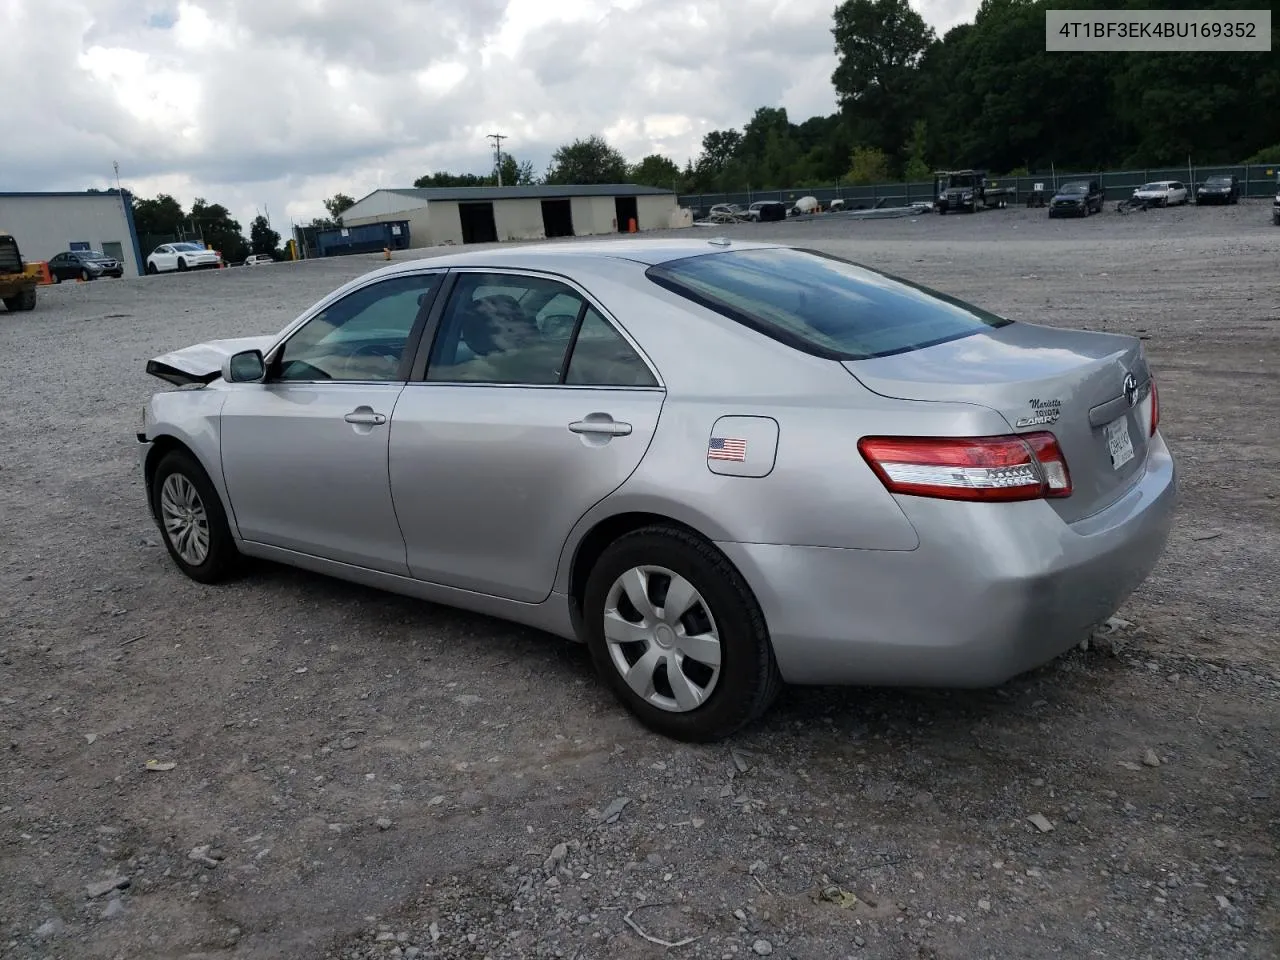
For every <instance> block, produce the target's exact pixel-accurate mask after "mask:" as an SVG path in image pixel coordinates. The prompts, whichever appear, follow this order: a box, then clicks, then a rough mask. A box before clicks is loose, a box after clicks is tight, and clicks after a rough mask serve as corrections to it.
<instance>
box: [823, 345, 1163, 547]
mask: <svg viewBox="0 0 1280 960" xmlns="http://www.w3.org/2000/svg"><path fill="white" fill-rule="evenodd" d="M843 365H844V367H845V368H846V369H847V370H848V371H849V372H850V373H851V374H853V376H854V377H856V378H857V379H858V380H859V382H861V383H862V385H863V386H865V387H866V388H867V389H869V390H871V391H873V392H875V393H878V394H880V395H881V396H885V397H890V398H895V399H901V400H923V401H944V402H963V403H973V404H978V405H980V406H984V407H987V408H989V409H992V410H995V411H996V412H998V413H999V414H1000V415H1001V416H1003V417H1004V419H1005V420H1006V421H1007V422H1008V423H1009V426H1010V432H1011V433H1035V432H1037V431H1042V430H1045V431H1049V432H1051V433H1052V434H1053V435H1054V436H1055V437H1056V438H1057V440H1058V445H1059V446H1060V447H1061V448H1062V453H1063V455H1064V456H1065V457H1066V461H1067V469H1068V470H1069V471H1070V473H1071V484H1072V492H1071V496H1069V497H1065V498H1062V499H1052V500H1049V501H1048V503H1049V504H1050V505H1052V507H1053V509H1054V510H1056V511H1057V512H1058V514H1059V515H1060V516H1061V517H1062V518H1063V520H1065V521H1067V522H1068V523H1071V522H1074V521H1076V520H1080V519H1082V518H1084V517H1087V516H1090V515H1092V514H1094V513H1097V512H1098V511H1099V510H1103V509H1105V508H1106V507H1107V506H1109V505H1110V504H1112V503H1114V502H1115V501H1116V500H1118V499H1119V498H1120V497H1121V496H1122V495H1123V494H1124V493H1125V491H1126V490H1128V489H1129V487H1131V486H1132V485H1133V484H1134V483H1135V482H1136V481H1137V478H1138V476H1139V475H1140V473H1141V471H1142V468H1143V463H1144V462H1145V460H1146V453H1147V447H1148V444H1149V442H1150V438H1151V427H1150V425H1151V376H1150V370H1149V368H1148V366H1147V362H1146V357H1145V355H1144V352H1143V349H1142V342H1141V341H1140V340H1138V339H1137V338H1135V337H1128V336H1122V335H1119V334H1110V333H1092V332H1088V331H1082V330H1063V329H1057V328H1053V327H1045V326H1040V325H1037V324H1031V323H1011V324H1008V325H1007V326H1003V327H998V328H994V329H991V330H987V331H983V332H980V333H976V334H973V335H971V336H967V337H962V338H960V339H958V340H952V341H949V342H947V343H941V344H937V345H934V346H931V347H925V348H923V349H920V350H913V351H910V352H904V353H897V354H893V355H890V356H885V357H875V358H872V359H869V360H848V361H844V363H843ZM1127 375H1131V376H1132V382H1131V384H1130V386H1131V387H1132V386H1134V385H1136V390H1133V389H1131V390H1130V391H1129V392H1128V394H1127V393H1126V389H1125V381H1126V376H1127ZM1130 397H1132V402H1131V401H1130ZM1126 437H1127V442H1126ZM1130 447H1131V448H1132V455H1131V456H1129V455H1128V449H1129V448H1130ZM1113 450H1114V451H1115V452H1116V454H1117V456H1116V458H1115V459H1114V460H1113V455H1112V452H1113Z"/></svg>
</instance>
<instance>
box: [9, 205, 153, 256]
mask: <svg viewBox="0 0 1280 960" xmlns="http://www.w3.org/2000/svg"><path fill="white" fill-rule="evenodd" d="M0 230H4V231H6V232H7V233H11V234H13V236H14V237H16V238H17V240H18V247H19V249H21V250H22V257H23V259H24V260H26V261H27V262H31V261H34V260H50V259H52V258H53V257H54V256H56V255H57V254H59V253H63V252H64V251H67V250H100V251H102V252H103V253H105V254H106V255H107V256H109V257H115V258H116V259H117V260H119V261H120V262H121V263H122V264H124V273H125V276H127V277H136V276H140V275H141V274H142V270H143V265H142V262H143V261H142V248H141V246H140V245H139V243H138V230H137V227H135V226H134V222H133V195H132V194H130V193H129V191H128V190H124V191H117V190H107V191H103V192H101V193H92V192H83V193H82V192H67V193H61V192H59V193H0Z"/></svg>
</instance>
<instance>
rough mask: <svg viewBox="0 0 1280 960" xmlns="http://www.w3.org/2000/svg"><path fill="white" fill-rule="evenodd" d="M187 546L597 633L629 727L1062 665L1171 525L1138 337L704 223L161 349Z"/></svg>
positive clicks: (175, 542) (158, 512) (456, 271)
mask: <svg viewBox="0 0 1280 960" xmlns="http://www.w3.org/2000/svg"><path fill="white" fill-rule="evenodd" d="M147 370H148V372H149V373H151V374H153V375H155V376H157V377H160V378H162V379H164V380H166V381H168V382H169V383H171V384H175V385H178V386H180V387H182V389H177V390H164V391H161V392H159V393H157V394H156V395H154V396H153V397H152V398H151V400H150V401H149V403H148V404H147V405H146V407H145V409H144V411H143V417H142V425H141V429H140V432H139V434H138V439H139V441H140V443H141V444H142V447H141V453H142V456H141V461H142V470H143V472H144V475H145V478H146V490H147V494H148V506H149V509H150V511H151V514H152V516H153V517H154V518H155V521H156V523H157V525H158V526H159V529H160V531H161V532H162V535H163V539H164V542H165V544H166V546H167V548H168V551H169V554H170V556H171V557H172V560H173V562H174V564H175V565H176V566H177V567H178V569H179V570H181V571H182V572H183V573H185V574H186V575H187V576H189V577H191V578H193V579H195V580H197V581H200V582H202V583H213V582H216V581H220V580H223V579H225V578H227V577H229V576H231V575H232V574H233V573H234V571H235V569H236V566H237V562H238V561H239V560H241V559H242V558H244V557H255V558H260V559H266V560H270V561H278V562H281V563H285V564H291V565H294V566H297V567H301V568H305V569H307V570H311V571H315V572H318V573H321V574H327V575H331V576H335V577H340V578H345V579H347V580H351V581H355V582H358V583H362V584H367V585H370V586H373V587H377V588H383V589H386V590H389V591H394V592H397V593H402V594H407V595H410V596H414V597H419V598H423V599H426V600H430V601H434V602H437V603H443V604H448V605H452V606H456V607H460V608H466V609H470V610H474V611H479V612H483V613H485V614H489V615H493V616H497V617H500V618H505V619H507V620H510V621H515V622H519V623H523V624H528V625H531V626H534V627H536V628H540V629H542V630H544V631H548V632H550V633H552V634H558V635H560V636H563V637H566V638H570V639H574V640H579V641H581V642H583V643H585V644H586V645H587V647H588V648H589V650H590V654H591V656H592V658H593V660H594V662H595V665H596V667H597V669H598V671H599V673H600V675H601V677H602V678H603V680H604V682H605V683H607V684H608V686H609V687H610V688H612V690H613V691H614V692H615V693H616V695H617V697H618V698H619V699H620V701H621V702H622V704H624V705H625V707H626V708H627V709H629V710H630V711H632V712H633V713H634V714H635V716H636V717H637V718H638V719H639V720H640V721H641V722H643V723H644V724H646V725H647V726H648V727H649V728H651V729H653V730H655V731H658V732H660V733H663V734H665V735H668V736H671V737H675V738H678V739H683V740H704V741H705V740H715V739H719V738H723V737H726V736H728V735H730V734H732V733H733V732H734V731H736V730H737V729H739V728H740V727H741V726H742V725H744V724H746V723H748V722H749V721H752V720H753V719H755V718H757V717H759V716H761V715H762V714H763V713H764V712H765V711H766V710H767V708H768V707H769V706H770V704H771V703H772V702H773V700H774V698H775V696H776V695H777V693H778V691H779V690H780V688H781V687H782V685H783V684H784V683H790V684H800V685H804V684H865V685H913V686H951V687H980V686H989V685H995V684H999V683H1001V682H1003V681H1005V680H1006V679H1008V678H1010V677H1013V676H1015V675H1017V674H1020V673H1022V672H1025V671H1027V670H1030V669H1032V668H1035V667H1037V666H1040V665H1043V664H1045V663H1046V662H1049V661H1051V660H1053V659H1054V658H1056V657H1057V656H1059V655H1061V654H1062V653H1064V652H1065V651H1067V650H1068V649H1070V648H1071V647H1073V646H1074V645H1076V644H1077V643H1078V642H1079V641H1081V640H1082V639H1083V638H1085V637H1086V636H1087V635H1088V634H1089V632H1090V631H1091V630H1092V629H1093V628H1094V627H1095V626H1096V625H1097V624H1099V623H1100V622H1102V621H1105V620H1106V619H1107V618H1108V617H1109V616H1111V615H1112V614H1113V613H1114V612H1115V611H1116V610H1117V608H1118V607H1119V606H1120V604H1121V603H1122V602H1123V601H1124V600H1125V598H1126V597H1127V596H1128V595H1129V594H1130V593H1131V592H1132V591H1133V590H1134V589H1135V588H1136V587H1137V586H1138V585H1139V584H1140V583H1141V582H1142V581H1143V580H1144V579H1145V578H1146V577H1147V575H1148V574H1149V573H1150V571H1151V570H1152V568H1153V567H1154V565H1155V564H1156V563H1157V561H1158V559H1159V557H1160V555H1161V553H1162V551H1163V549H1164V545H1165V543H1166V540H1167V537H1168V533H1169V528H1170V523H1171V516H1172V513H1173V506H1174V502H1175V498H1176V479H1175V467H1174V461H1173V458H1172V456H1171V454H1170V451H1169V448H1168V447H1167V446H1166V444H1165V441H1164V439H1163V438H1162V436H1161V433H1160V431H1159V417H1160V407H1159V401H1158V397H1157V391H1156V384H1155V380H1154V378H1153V376H1152V371H1151V369H1150V366H1149V365H1148V362H1147V358H1146V356H1145V354H1144V350H1143V345H1142V343H1141V342H1140V341H1139V340H1138V339H1136V338H1133V337H1130V336H1123V335H1118V334H1114V333H1094V332H1086V331H1078V330H1068V329H1057V328H1051V327H1047V326H1043V325H1038V324H1035V323H1030V322H1023V321H1020V320H1013V319H1010V318H1007V317H1004V316H1000V315H997V314H995V313H992V312H990V311H988V310H985V309H982V308H980V307H978V306H974V305H972V304H969V303H966V302H963V301H961V300H958V299H956V298H954V297H952V296H949V295H947V294H944V293H940V292H937V291H933V290H930V289H927V288H924V287H922V286H920V285H918V284H916V283H913V282H909V281H907V280H904V279H900V278H896V277H893V276H889V275H886V274H884V273H882V272H880V271H878V270H873V269H870V268H867V267H864V266H859V265H856V264H854V263H851V262H848V261H846V260H844V259H840V258H837V257H834V256H830V255H827V254H824V253H817V252H812V251H806V250H801V249H796V248H792V247H788V246H783V245H777V244H767V243H750V242H739V241H737V240H733V241H730V240H725V239H723V238H712V239H703V238H691V239H682V240H648V239H620V240H604V241H590V242H577V241H575V242H569V243H563V244H543V245H532V246H518V247H496V248H491V249H486V250H482V251H468V252H462V253H458V254H451V255H447V256H439V257H432V258H429V259H422V260H414V261H407V262H400V263H396V264H392V265H389V266H386V267H383V268H381V269H377V270H374V271H373V272H370V273H368V274H366V275H364V276H361V277H359V278H357V279H355V280H352V281H351V282H349V283H346V284H345V285H343V286H341V287H339V288H338V289H336V290H334V291H333V292H331V293H330V294H329V295H328V296H326V297H324V298H323V299H322V300H320V301H319V302H318V303H316V304H314V305H313V306H311V307H309V308H307V309H306V310H304V311H303V312H302V313H301V315H299V316H298V317H297V318H296V319H295V320H294V321H293V322H292V323H290V324H289V325H288V326H286V327H285V328H284V329H283V330H282V331H280V332H279V333H275V334H268V335H264V336H257V337H249V338H241V339H233V340H213V341H210V342H208V343H204V344H199V345H196V346H192V347H187V348H185V349H182V350H178V351H176V352H173V353H169V354H166V355H163V356H159V357H156V358H155V359H153V360H151V361H149V362H148V364H147Z"/></svg>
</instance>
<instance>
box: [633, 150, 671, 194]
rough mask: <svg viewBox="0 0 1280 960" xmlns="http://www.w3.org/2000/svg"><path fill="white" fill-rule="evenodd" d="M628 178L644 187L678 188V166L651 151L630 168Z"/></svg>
mask: <svg viewBox="0 0 1280 960" xmlns="http://www.w3.org/2000/svg"><path fill="white" fill-rule="evenodd" d="M628 179H629V180H630V181H631V182H632V183H639V184H643V185H644V186H646V187H662V188H664V189H679V184H680V181H681V179H682V178H681V175H680V168H679V167H677V166H676V165H675V161H673V160H670V159H668V158H667V157H664V156H663V155H662V154H660V153H651V154H649V155H648V156H647V157H645V158H644V159H643V160H641V161H640V162H639V163H637V164H636V165H635V166H633V167H632V168H631V172H630V173H629V174H628Z"/></svg>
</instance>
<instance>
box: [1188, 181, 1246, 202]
mask: <svg viewBox="0 0 1280 960" xmlns="http://www.w3.org/2000/svg"><path fill="white" fill-rule="evenodd" d="M1239 202H1240V180H1239V178H1237V177H1236V176H1235V175H1233V174H1222V175H1218V176H1212V177H1209V178H1207V179H1206V180H1205V182H1204V183H1202V184H1200V186H1199V187H1197V188H1196V203H1239Z"/></svg>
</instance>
